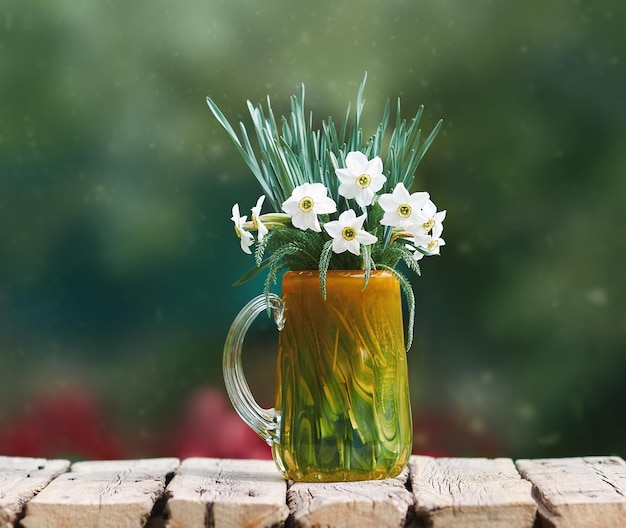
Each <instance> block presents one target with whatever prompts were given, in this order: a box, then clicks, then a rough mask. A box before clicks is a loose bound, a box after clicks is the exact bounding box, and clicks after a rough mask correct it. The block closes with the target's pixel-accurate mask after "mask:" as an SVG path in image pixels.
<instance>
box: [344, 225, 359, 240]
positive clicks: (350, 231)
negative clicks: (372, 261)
mask: <svg viewBox="0 0 626 528" xmlns="http://www.w3.org/2000/svg"><path fill="white" fill-rule="evenodd" d="M341 236H342V237H343V238H344V240H347V241H348V242H349V241H350V240H354V238H355V237H356V229H354V228H353V227H350V226H348V227H344V228H343V229H342V230H341Z"/></svg>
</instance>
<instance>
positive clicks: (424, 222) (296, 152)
mask: <svg viewBox="0 0 626 528" xmlns="http://www.w3.org/2000/svg"><path fill="white" fill-rule="evenodd" d="M365 81H366V77H364V79H363V82H362V83H361V85H360V87H359V91H358V95H357V101H356V110H355V115H354V117H352V119H351V109H350V105H348V109H347V112H346V116H345V119H344V121H343V124H342V125H341V127H340V128H339V129H337V127H336V126H335V123H334V122H333V120H332V119H331V118H329V119H328V120H327V121H322V123H321V129H317V130H315V129H314V128H313V118H312V115H308V116H307V115H306V113H305V110H304V95H305V89H304V85H303V86H302V88H301V92H300V97H299V98H298V97H297V96H293V97H292V98H291V113H290V115H289V116H288V117H284V116H283V117H282V118H281V119H280V121H278V120H277V119H276V118H275V116H274V113H273V111H272V107H271V104H270V100H269V97H268V99H267V108H266V110H264V109H263V107H262V106H261V105H259V106H254V105H253V104H252V103H250V101H248V110H249V112H250V116H251V118H252V124H253V129H254V139H255V140H256V143H257V145H256V149H255V148H254V147H253V146H252V142H251V139H250V136H249V134H248V131H247V129H246V127H245V125H244V124H243V123H240V124H239V130H240V136H238V135H237V133H236V132H235V130H234V129H233V127H232V126H231V125H230V123H229V122H228V121H227V119H226V118H225V117H224V115H223V114H222V112H221V111H220V110H219V108H218V107H217V105H216V104H215V103H214V102H213V101H212V100H211V99H210V98H208V97H207V103H208V105H209V108H210V109H211V111H212V112H213V114H214V115H215V117H216V118H217V120H218V121H219V123H220V124H221V125H222V126H223V127H224V129H226V131H227V132H228V134H229V135H230V137H231V139H232V140H233V142H234V143H235V145H236V147H237V149H238V150H239V152H240V154H241V155H242V157H243V159H244V160H245V162H246V163H247V165H248V167H249V168H250V169H251V171H252V173H253V174H254V175H255V177H256V179H257V180H258V182H259V183H260V185H261V188H262V190H263V193H264V194H262V195H261V196H260V198H259V199H258V201H257V203H256V205H255V206H254V207H252V209H251V218H250V220H248V218H247V215H243V216H242V215H241V213H240V209H239V204H238V203H236V204H235V205H233V207H232V221H233V223H234V227H235V232H236V233H237V236H238V237H239V238H240V243H241V249H242V250H243V251H244V252H246V253H248V254H252V250H251V248H252V247H253V246H254V245H255V244H256V248H255V251H254V256H255V259H256V267H255V268H254V269H253V270H252V271H251V272H250V273H249V274H247V275H246V276H245V277H243V278H242V280H241V281H240V282H243V281H244V280H247V279H248V278H250V277H251V276H253V275H254V274H255V273H256V272H258V271H259V270H261V269H263V268H265V267H267V268H268V274H267V278H266V293H268V292H269V288H270V286H271V284H273V283H275V282H276V278H277V275H278V273H280V272H281V271H283V270H287V269H289V270H311V269H318V270H319V273H320V287H321V290H322V293H323V294H324V295H325V294H326V273H327V271H328V270H329V269H344V270H355V269H362V270H364V275H365V284H364V287H365V286H367V280H368V278H369V274H370V273H371V271H372V270H374V269H385V270H389V271H391V272H392V273H394V274H395V275H396V277H397V278H398V280H399V282H400V285H401V287H402V290H403V292H404V294H405V295H406V297H407V299H408V301H409V306H410V322H409V327H410V328H412V323H413V318H414V304H415V301H414V295H413V291H412V289H411V284H410V282H409V281H408V280H407V279H406V278H405V277H404V276H403V275H402V274H401V273H399V272H398V271H397V270H396V266H397V265H398V263H399V262H400V261H402V262H404V263H405V264H406V265H407V267H408V268H409V269H411V270H413V271H414V272H415V273H417V274H418V275H419V274H420V268H419V264H418V261H420V260H421V259H422V258H423V257H424V256H429V255H438V254H439V249H440V247H441V246H443V245H444V244H445V242H444V240H443V238H441V235H442V232H443V220H444V218H445V214H446V212H445V211H440V212H437V207H436V206H435V204H434V203H433V202H432V201H431V200H430V196H429V194H428V193H427V192H423V191H422V192H413V193H411V192H410V191H409V189H410V188H411V185H412V183H413V179H414V175H415V171H416V169H417V166H418V164H419V162H420V160H421V159H422V157H423V156H424V154H425V153H426V151H427V150H428V148H429V147H430V145H431V143H432V141H433V140H434V139H435V136H436V135H437V133H438V131H439V129H440V127H441V121H439V122H438V123H437V124H436V126H435V127H434V128H433V130H432V131H431V132H430V134H429V135H428V136H427V137H426V138H425V139H424V140H423V141H422V134H421V129H420V128H419V122H420V118H421V115H422V111H423V107H420V108H419V110H418V112H417V114H416V115H415V117H413V119H411V121H410V122H408V123H407V122H406V120H403V119H402V118H401V116H400V100H399V99H398V101H397V107H396V115H395V126H394V127H393V130H392V131H391V134H390V135H388V134H387V130H388V127H389V121H390V107H391V105H390V101H389V100H388V101H387V103H386V105H385V107H384V111H383V116H382V119H381V121H380V124H379V125H378V126H377V127H376V131H375V132H374V134H373V135H371V136H370V137H369V139H367V140H366V141H364V139H363V131H362V129H361V127H360V119H361V114H362V111H363V106H364V99H363V90H364V87H365ZM278 122H280V127H279V125H278ZM266 203H267V204H268V205H269V206H270V210H271V212H267V213H263V212H262V209H263V207H264V206H265V205H266ZM255 233H256V236H255ZM266 254H269V257H266ZM410 334H411V333H410Z"/></svg>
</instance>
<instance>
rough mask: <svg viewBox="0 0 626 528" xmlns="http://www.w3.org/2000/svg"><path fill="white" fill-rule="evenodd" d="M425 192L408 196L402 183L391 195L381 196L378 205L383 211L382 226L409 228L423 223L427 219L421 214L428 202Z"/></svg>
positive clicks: (428, 197)
mask: <svg viewBox="0 0 626 528" xmlns="http://www.w3.org/2000/svg"><path fill="white" fill-rule="evenodd" d="M429 199H430V195H429V194H428V193H427V192H415V193H413V194H410V193H409V191H407V190H406V187H405V186H404V184H403V183H402V182H400V183H398V184H397V185H396V187H395V189H394V190H393V192H391V193H386V194H382V195H381V196H380V198H379V199H378V203H379V204H380V206H381V207H382V208H383V211H385V214H384V216H383V218H382V220H381V221H380V223H381V224H382V225H388V226H393V227H409V226H414V225H416V224H420V223H422V224H423V223H424V222H426V221H427V220H428V218H427V217H426V216H425V215H424V214H423V213H422V207H424V205H425V204H426V203H427V202H428V200H429Z"/></svg>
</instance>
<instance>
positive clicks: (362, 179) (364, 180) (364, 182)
mask: <svg viewBox="0 0 626 528" xmlns="http://www.w3.org/2000/svg"><path fill="white" fill-rule="evenodd" d="M370 183H372V178H370V175H369V174H361V175H360V176H359V177H358V178H357V179H356V184H357V185H358V186H359V187H360V188H361V189H365V188H366V187H369V186H370Z"/></svg>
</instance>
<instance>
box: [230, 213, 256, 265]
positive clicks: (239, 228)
mask: <svg viewBox="0 0 626 528" xmlns="http://www.w3.org/2000/svg"><path fill="white" fill-rule="evenodd" d="M232 213H233V216H232V217H231V220H232V221H233V223H234V224H235V233H237V236H238V237H239V239H240V240H241V249H242V250H243V252H244V253H248V254H249V255H251V254H252V251H250V246H251V245H252V244H254V237H253V236H252V235H251V234H250V233H249V232H248V231H246V230H245V229H244V227H243V225H244V224H245V223H246V219H247V216H241V215H240V214H239V204H238V203H236V204H235V205H233V210H232Z"/></svg>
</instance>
